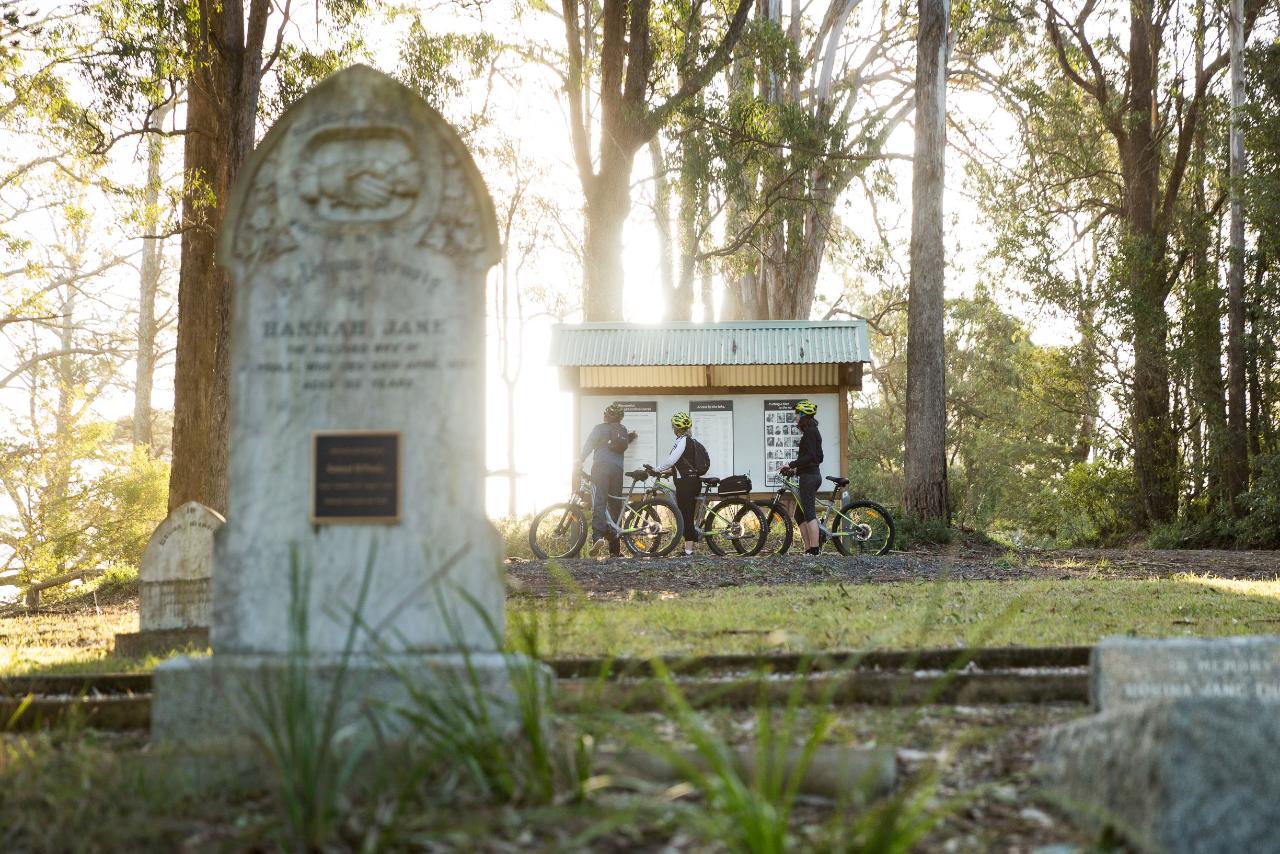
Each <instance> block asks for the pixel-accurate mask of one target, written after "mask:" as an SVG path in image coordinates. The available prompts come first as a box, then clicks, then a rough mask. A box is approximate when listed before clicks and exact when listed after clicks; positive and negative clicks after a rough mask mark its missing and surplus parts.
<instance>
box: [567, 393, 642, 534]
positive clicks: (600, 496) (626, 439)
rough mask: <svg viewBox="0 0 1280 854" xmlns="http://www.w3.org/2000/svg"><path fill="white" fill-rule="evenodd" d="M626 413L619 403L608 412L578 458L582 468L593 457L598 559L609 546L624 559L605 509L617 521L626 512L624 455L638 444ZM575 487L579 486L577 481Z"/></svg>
mask: <svg viewBox="0 0 1280 854" xmlns="http://www.w3.org/2000/svg"><path fill="white" fill-rule="evenodd" d="M622 415H623V409H622V407H621V406H620V405H618V404H617V403H611V404H609V405H608V406H606V407H605V408H604V421H603V422H602V423H600V424H597V425H596V426H595V427H594V428H593V429H592V431H591V434H590V435H589V436H587V442H586V444H585V445H583V446H582V453H581V454H579V455H578V468H577V469H575V471H577V470H580V469H581V468H582V464H583V463H584V462H586V460H587V457H591V482H592V483H593V484H595V487H596V489H595V501H594V503H593V504H592V507H591V554H592V555H598V554H600V553H601V552H603V551H604V550H605V547H606V546H608V548H609V554H611V555H613V556H614V557H619V556H621V554H622V552H621V549H620V548H619V546H618V535H617V534H616V533H615V532H614V531H613V529H612V528H610V527H609V521H608V519H607V518H606V517H605V508H606V507H608V509H609V515H611V516H612V517H613V518H615V519H617V518H618V517H619V514H620V513H621V512H622V499H621V498H614V497H613V496H620V495H622V455H623V454H624V453H626V451H627V446H628V445H630V444H631V443H632V442H633V441H635V438H636V434H635V432H634V431H632V432H628V431H627V428H626V427H623V426H622ZM574 482H575V483H576V482H577V480H576V477H575V481H574Z"/></svg>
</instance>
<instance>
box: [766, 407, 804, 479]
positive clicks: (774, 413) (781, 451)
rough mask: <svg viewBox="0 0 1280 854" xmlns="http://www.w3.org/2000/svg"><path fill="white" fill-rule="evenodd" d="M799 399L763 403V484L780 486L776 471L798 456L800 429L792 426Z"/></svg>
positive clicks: (794, 421)
mask: <svg viewBox="0 0 1280 854" xmlns="http://www.w3.org/2000/svg"><path fill="white" fill-rule="evenodd" d="M801 400H802V398H799V397H794V398H791V399H789V400H766V401H765V402H764V482H765V486H770V487H773V486H780V485H781V484H782V480H781V479H780V478H779V477H778V469H780V468H782V467H783V466H785V465H786V464H787V463H789V462H791V461H792V460H794V459H795V458H796V454H798V453H799V452H800V428H799V427H797V426H796V414H795V412H794V409H795V405H796V404H797V403H799V402H800V401H801Z"/></svg>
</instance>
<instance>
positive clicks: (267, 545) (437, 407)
mask: <svg viewBox="0 0 1280 854" xmlns="http://www.w3.org/2000/svg"><path fill="white" fill-rule="evenodd" d="M497 247H498V242H497V230H496V223H495V220H494V214H493V205H492V202H491V201H490V199H489V195H488V192H487V190H486V189H485V186H484V182H483V180H482V179H481V177H480V174H479V172H478V171H477V170H476V168H475V165H474V164H473V163H472V161H471V158H470V156H469V154H468V153H467V151H466V149H465V148H464V147H463V145H462V143H461V141H460V140H459V139H458V137H457V135H456V134H455V133H454V132H453V131H452V129H451V128H450V127H449V126H448V125H447V124H446V123H445V122H444V120H443V119H441V118H440V116H439V115H438V114H436V113H435V112H434V111H433V110H432V109H431V108H430V107H428V106H427V104H426V103H425V102H424V101H422V99H421V98H419V97H418V96H417V95H416V94H414V93H413V92H412V91H410V90H409V89H407V88H405V87H404V86H402V85H400V84H399V83H397V82H395V81H394V80H392V79H391V78H389V77H386V76H385V75H383V74H381V73H379V72H377V71H374V70H373V69H370V68H367V67H363V66H357V67H354V68H350V69H347V70H345V71H342V72H339V73H337V74H334V75H333V76H331V77H329V78H328V79H327V80H325V81H324V82H323V83H321V84H320V85H319V86H317V87H316V88H315V89H314V90H313V91H312V92H311V93H310V94H308V95H307V96H306V97H304V98H303V99H302V100H300V101H299V102H298V103H297V104H295V105H294V106H293V107H292V108H290V109H289V111H288V112H286V113H285V115H284V116H283V117H281V119H280V120H279V122H277V123H276V125H275V127H274V128H272V130H271V132H270V133H269V134H268V135H267V137H266V138H265V139H264V140H263V142H262V144H261V146H260V147H259V148H258V149H257V150H256V151H255V152H254V154H253V155H252V156H251V158H250V160H249V162H248V163H247V165H246V166H245V168H244V170H243V171H242V172H241V175H240V178H239V179H238V180H237V183H236V186H235V189H234V190H233V194H232V198H231V200H230V204H229V205H228V209H227V214H226V218H225V220H224V226H223V233H222V238H221V244H220V250H221V251H220V258H221V263H222V264H224V265H225V266H226V267H227V268H228V269H229V271H230V273H231V277H232V279H233V282H234V286H235V300H234V311H233V319H232V330H233V331H232V338H231V347H232V354H231V365H232V379H231V413H232V414H231V439H230V442H231V446H230V469H229V478H230V487H229V497H228V517H229V519H230V522H229V523H228V524H227V526H226V528H224V529H223V531H222V532H221V533H220V535H219V538H218V543H217V548H216V554H215V567H216V571H215V573H214V583H213V600H214V614H213V624H212V628H211V640H212V645H213V651H214V654H213V656H212V658H211V659H206V660H198V659H197V660H186V659H180V660H177V661H175V662H172V663H167V664H165V665H164V666H162V667H161V668H159V669H158V670H157V672H156V703H155V707H154V711H153V730H154V732H155V734H156V735H157V736H159V737H171V736H172V737H177V736H182V735H187V734H199V733H200V731H201V728H202V727H205V726H206V725H205V724H202V723H199V720H200V718H201V716H202V714H203V712H202V709H203V708H205V707H209V706H214V707H217V706H219V702H218V700H217V699H215V694H217V693H219V692H220V693H221V695H222V696H230V697H233V698H234V697H235V696H236V695H237V694H238V693H240V692H239V690H238V688H237V685H238V683H237V680H240V681H243V680H244V679H245V678H247V677H248V676H249V675H250V674H252V673H255V672H257V671H259V670H261V669H263V668H266V669H271V668H273V667H280V666H283V662H284V661H285V660H287V659H288V658H289V656H290V655H297V654H298V653H299V649H300V644H301V646H303V647H304V648H305V653H306V655H307V656H308V661H310V662H313V664H314V672H315V673H316V674H317V680H318V683H322V682H323V681H324V679H326V678H328V677H327V676H325V675H323V674H326V673H327V674H331V673H332V669H331V668H332V664H333V662H334V660H335V656H337V655H338V654H340V653H343V652H344V650H346V649H347V645H348V639H349V638H353V640H352V646H351V652H353V653H354V656H355V657H354V659H353V660H352V668H351V671H350V672H351V673H352V674H353V678H357V679H359V680H362V682H361V687H360V688H358V689H351V688H348V689H347V690H346V691H344V694H350V695H351V698H352V699H351V703H353V704H359V703H362V702H364V701H366V700H370V699H378V698H381V699H391V700H394V699H395V698H396V697H398V696H399V695H401V694H402V693H403V686H399V685H397V680H396V679H395V677H394V676H393V675H392V674H391V673H390V672H388V670H387V669H386V667H385V663H386V662H387V661H388V660H389V658H394V660H395V661H396V662H397V666H398V667H401V668H408V669H416V670H418V671H420V672H421V674H422V679H423V680H426V681H429V680H430V679H431V678H434V677H433V674H436V675H438V674H440V673H442V672H445V671H450V670H452V671H455V672H456V671H457V670H458V669H459V668H461V667H463V662H462V658H461V657H460V656H459V653H460V652H465V653H466V654H467V661H468V664H467V666H468V667H472V668H476V669H477V670H478V671H479V672H480V673H481V674H482V676H483V678H484V679H486V680H487V681H488V682H490V683H492V685H493V686H494V690H495V691H496V692H498V693H501V692H502V691H504V690H508V689H506V688H504V687H503V686H506V685H508V684H509V682H508V676H507V670H506V666H507V660H506V659H504V657H503V656H502V655H500V654H499V653H498V652H497V644H498V643H499V642H500V640H501V639H500V638H495V636H494V627H496V629H497V631H498V633H500V632H501V628H502V625H503V606H504V591H503V586H502V579H501V574H500V573H501V570H500V563H501V554H500V549H501V547H500V544H499V541H498V538H497V536H496V534H495V532H494V531H493V528H492V526H491V525H490V524H489V522H488V521H487V519H486V518H485V516H484V488H483V487H484V459H483V444H484V433H483V430H482V429H479V428H480V426H481V425H483V424H484V377H483V371H482V368H483V353H484V279H485V275H486V271H487V270H488V269H489V267H491V266H492V265H493V263H494V262H495V261H496V259H497V251H498V248H497ZM294 567H296V570H297V573H298V575H299V577H300V578H301V579H302V580H303V581H304V582H305V583H304V584H303V585H302V586H301V587H302V589H298V588H295V587H293V586H292V585H291V577H292V576H293V575H294V572H293V568H294ZM366 573H368V578H367V581H368V590H367V597H366V599H365V600H364V602H363V605H362V607H361V608H360V613H359V614H358V615H356V613H355V611H356V609H357V604H358V597H359V591H360V590H361V588H362V583H363V581H364V580H365V574H366ZM301 595H305V596H306V607H305V609H304V613H305V616H306V623H307V634H306V637H305V639H300V638H298V637H296V634H295V632H294V628H296V626H295V627H291V624H290V619H289V613H290V602H291V601H292V600H293V598H294V597H298V596H301ZM356 620H358V625H359V629H358V630H357V631H356V632H355V633H354V635H351V634H350V629H351V627H352V625H353V621H356ZM303 640H305V643H304V644H302V641H303ZM221 705H222V706H224V707H225V703H223V704H221ZM344 714H345V716H347V717H350V718H355V717H358V716H359V715H360V714H361V712H360V710H359V709H358V708H351V709H348V710H347V712H346V713H344ZM218 723H219V722H218V721H214V722H212V724H211V725H212V726H217V725H218Z"/></svg>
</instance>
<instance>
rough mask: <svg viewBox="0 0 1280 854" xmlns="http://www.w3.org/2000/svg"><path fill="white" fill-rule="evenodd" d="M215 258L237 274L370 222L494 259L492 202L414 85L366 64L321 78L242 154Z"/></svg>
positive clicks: (467, 257) (459, 253) (479, 262)
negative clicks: (243, 160)
mask: <svg viewBox="0 0 1280 854" xmlns="http://www.w3.org/2000/svg"><path fill="white" fill-rule="evenodd" d="M223 223H224V228H223V233H222V235H221V242H220V247H219V248H220V260H221V262H222V263H223V264H224V266H227V267H228V268H230V269H231V270H233V271H235V272H236V273H238V274H240V275H243V274H244V273H245V272H246V271H247V270H250V269H253V268H255V267H259V266H261V265H263V264H269V263H271V262H272V261H274V260H276V259H277V258H280V257H281V256H285V255H288V254H290V253H291V252H293V251H295V250H297V249H298V248H299V247H300V246H304V245H306V244H307V243H309V242H312V241H314V240H317V239H319V240H324V239H325V237H326V235H328V234H335V233H346V234H350V233H351V232H352V231H356V232H359V231H362V230H370V231H376V232H378V233H380V234H386V233H388V232H392V233H395V234H396V236H397V237H398V238H402V239H403V240H405V241H406V242H407V243H409V244H410V245H416V246H417V247H420V248H421V249H422V250H423V251H430V252H434V253H438V254H439V255H441V256H446V257H449V258H451V259H452V260H453V261H454V262H455V263H456V264H458V265H460V266H466V267H477V268H480V269H488V268H489V267H491V266H493V264H495V263H496V262H497V260H498V255H499V242H498V228H497V220H496V218H495V216H494V209H493V201H492V199H491V198H490V196H489V192H488V190H487V189H486V187H485V183H484V180H483V178H482V177H481V175H480V171H479V170H478V169H477V168H476V165H475V162H474V161H473V160H472V159H471V155H470V153H469V152H468V151H467V149H466V146H465V145H464V144H463V142H462V140H461V139H460V138H459V137H458V134H457V133H456V132H455V131H454V130H453V128H452V127H451V126H450V125H449V123H448V122H447V121H445V119H444V117H442V116H441V115H440V114H439V113H438V112H436V111H435V110H434V109H432V107H431V106H430V105H429V104H427V102H426V101H425V100H423V99H422V97H421V96H420V95H418V94H417V93H416V92H414V91H413V90H412V89H410V88H409V87H407V86H405V85H404V84H402V83H400V82H399V81H397V80H395V79H393V78H391V77H389V76H387V75H386V74H383V73H382V72H380V71H377V70H376V69H373V68H370V67H369V66H367V65H353V66H351V67H349V68H346V69H343V70H342V71H338V72H336V73H334V74H331V75H330V76H329V77H327V78H325V79H324V80H323V81H321V82H320V83H319V84H318V85H316V86H315V88H313V89H312V90H311V91H310V92H308V93H307V94H306V95H305V96H303V97H302V98H300V99H299V100H298V101H297V102H296V103H294V104H293V105H292V106H291V107H289V109H288V110H286V111H285V113H284V114H283V115H282V116H281V117H280V119H279V120H278V121H277V122H276V123H275V125H274V126H273V127H272V129H271V131H270V132H269V133H268V134H267V135H266V138H264V139H263V141H262V143H261V144H260V145H259V146H258V147H257V148H256V149H255V150H254V152H253V153H252V154H251V155H250V156H249V158H248V160H247V162H246V163H245V165H244V167H243V169H242V170H241V173H240V175H239V176H237V179H236V182H235V186H234V187H233V189H232V192H231V197H230V199H229V202H228V207H227V211H226V214H225V216H224V219H223Z"/></svg>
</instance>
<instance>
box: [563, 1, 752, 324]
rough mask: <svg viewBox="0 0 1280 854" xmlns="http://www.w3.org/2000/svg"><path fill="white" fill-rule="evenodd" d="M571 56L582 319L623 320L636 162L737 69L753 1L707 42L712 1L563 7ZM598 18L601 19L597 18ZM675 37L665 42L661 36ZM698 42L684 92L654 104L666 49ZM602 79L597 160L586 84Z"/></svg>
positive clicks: (573, 3) (567, 4) (739, 5)
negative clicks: (712, 85)
mask: <svg viewBox="0 0 1280 854" xmlns="http://www.w3.org/2000/svg"><path fill="white" fill-rule="evenodd" d="M562 2H563V6H562V12H563V19H564V28H565V41H566V45H567V47H568V74H567V77H566V81H565V82H566V87H565V88H566V92H567V96H568V99H569V131H570V139H571V143H572V148H573V159H574V163H575V165H576V166H577V170H578V179H579V181H580V182H581V184H582V192H583V217H584V234H583V252H584V256H585V257H584V261H585V263H584V265H583V275H584V282H583V314H584V315H585V319H586V320H588V321H595V320H619V319H621V317H622V287H623V270H622V228H623V225H624V224H625V223H626V220H627V216H628V215H629V214H630V212H631V169H632V165H633V164H634V162H635V157H636V153H637V152H638V151H639V150H640V149H641V148H643V147H644V146H645V145H646V144H647V143H648V142H649V140H651V139H652V138H653V137H654V135H655V134H657V133H658V131H659V130H660V129H661V128H662V127H663V126H664V125H665V124H666V123H667V121H668V120H669V119H670V118H671V116H672V114H674V113H675V111H676V110H678V109H679V108H680V107H681V106H683V105H684V104H685V103H687V102H688V101H689V100H690V99H691V98H692V97H693V96H694V95H696V94H697V93H698V92H699V91H701V90H702V88H703V87H704V86H706V85H707V83H708V82H710V80H711V79H712V77H713V76H714V75H715V74H716V73H717V72H719V71H720V69H722V68H724V67H725V65H726V64H727V63H728V62H729V59H730V56H731V55H732V50H733V46H734V44H735V43H736V42H737V41H738V37H739V36H740V35H741V33H742V29H743V26H744V25H745V24H746V22H747V17H748V13H749V12H750V11H751V6H752V3H753V0H737V4H736V8H735V9H734V11H733V14H732V15H731V16H730V17H729V20H728V24H727V26H726V27H725V29H724V31H723V34H722V35H720V36H719V38H718V39H717V40H716V41H714V42H712V43H710V44H704V43H703V42H702V41H701V39H702V36H703V34H704V33H705V32H707V31H709V30H710V29H711V28H710V27H706V26H704V24H705V18H704V2H705V0H689V2H688V3H687V4H680V3H676V4H673V5H671V6H670V7H668V6H663V7H661V8H658V9H655V8H654V4H653V2H652V0H604V2H603V4H602V5H600V6H597V3H596V0H562ZM597 12H598V14H597ZM667 25H670V26H673V27H675V29H676V32H675V33H674V34H664V38H659V35H658V33H655V29H657V30H659V32H661V28H662V27H663V26H667ZM667 40H669V41H674V42H677V43H679V42H682V41H684V40H693V41H694V42H695V43H696V44H697V45H698V48H697V49H696V50H694V51H693V52H694V53H695V54H698V55H700V56H703V58H702V59H701V61H700V62H699V63H697V64H696V65H694V66H693V67H692V68H691V70H690V71H689V72H688V74H687V75H685V76H684V79H683V80H682V82H681V83H680V84H679V85H678V86H677V87H675V88H674V91H671V92H670V94H668V95H667V96H666V98H665V99H662V100H661V101H660V102H658V103H656V104H653V103H651V102H652V99H653V97H654V93H655V91H661V90H662V88H663V87H662V86H661V82H660V81H659V80H655V77H654V74H655V69H656V70H657V71H658V73H659V75H660V76H665V75H666V73H667V69H666V68H662V67H660V66H657V65H656V60H657V59H658V57H659V53H660V51H661V48H662V46H663V43H664V41H667ZM597 68H598V69H599V75H600V77H599V81H598V91H599V99H600V101H599V136H598V140H597V143H598V149H597V150H594V151H593V145H592V135H593V132H594V130H595V125H596V117H595V115H594V111H593V109H592V106H593V98H592V92H593V89H595V88H596V87H595V86H594V85H593V82H594V81H591V80H589V79H588V76H589V75H590V74H592V73H593V71H594V70H595V69H597Z"/></svg>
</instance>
